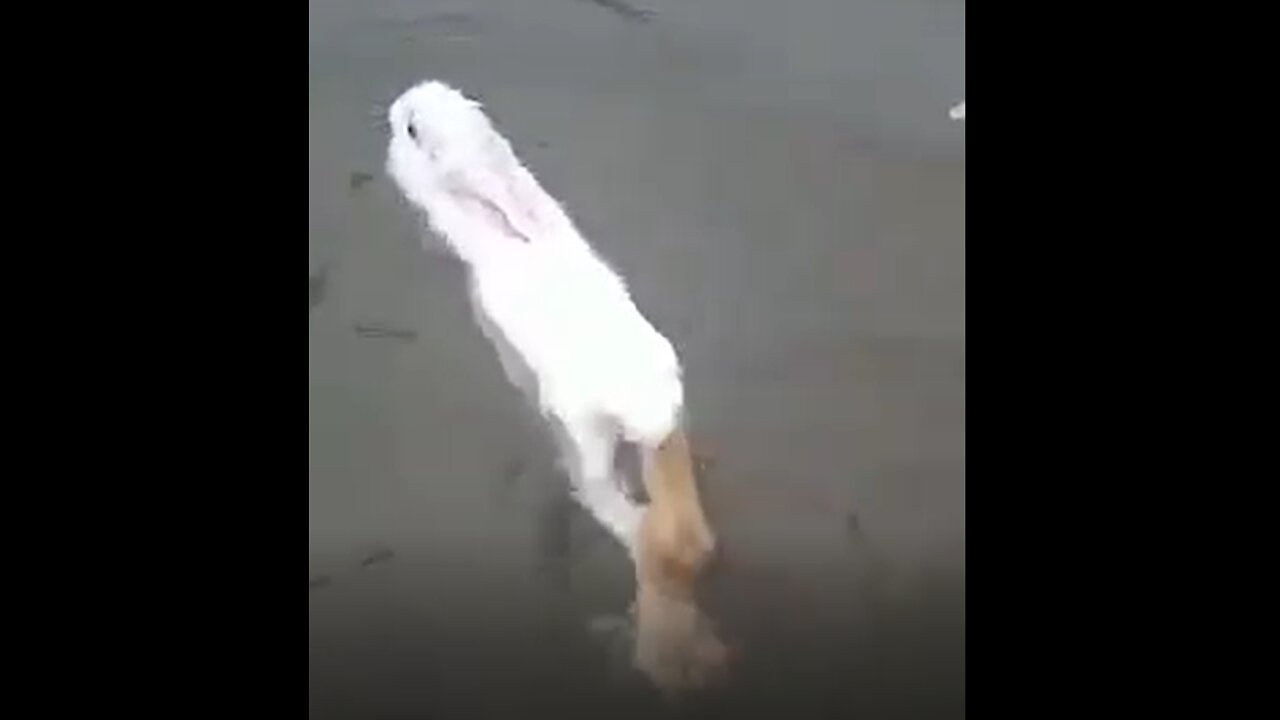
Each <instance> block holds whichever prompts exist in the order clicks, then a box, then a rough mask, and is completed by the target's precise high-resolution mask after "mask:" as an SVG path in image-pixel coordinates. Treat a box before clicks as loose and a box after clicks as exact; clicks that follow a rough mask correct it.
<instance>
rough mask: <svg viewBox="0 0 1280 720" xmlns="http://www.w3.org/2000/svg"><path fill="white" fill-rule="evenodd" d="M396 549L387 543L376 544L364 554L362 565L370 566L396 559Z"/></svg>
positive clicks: (364, 566) (363, 566)
mask: <svg viewBox="0 0 1280 720" xmlns="http://www.w3.org/2000/svg"><path fill="white" fill-rule="evenodd" d="M395 556H396V551H395V550H392V549H391V548H390V547H387V546H386V545H374V546H373V547H371V548H369V549H368V550H367V551H365V553H364V554H363V557H362V558H361V559H360V567H362V568H368V567H373V566H374V565H378V564H380V563H384V562H388V561H390V560H393V559H395Z"/></svg>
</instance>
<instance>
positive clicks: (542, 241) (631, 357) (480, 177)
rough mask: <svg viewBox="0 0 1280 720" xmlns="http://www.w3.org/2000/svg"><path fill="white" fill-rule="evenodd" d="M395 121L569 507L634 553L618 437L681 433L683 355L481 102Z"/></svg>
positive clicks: (436, 223)
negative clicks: (556, 464)
mask: <svg viewBox="0 0 1280 720" xmlns="http://www.w3.org/2000/svg"><path fill="white" fill-rule="evenodd" d="M388 119H389V121H390V126H391V127H390V130H391V140H390V143H389V147H388V149H387V171H388V173H389V174H390V176H391V177H392V178H393V180H394V181H395V183H396V185H397V186H398V187H399V189H400V191H401V192H402V193H403V195H404V196H405V198H406V199H407V200H408V201H409V203H410V204H411V205H412V206H414V207H415V208H416V209H418V210H420V211H422V212H423V213H424V214H425V216H426V218H427V221H428V222H429V224H430V226H431V228H432V229H433V230H434V231H435V232H436V233H437V234H438V235H439V236H440V237H441V238H442V239H443V240H444V242H445V243H446V245H447V246H448V248H449V249H450V250H451V251H452V252H453V253H456V255H457V256H458V257H459V258H460V259H461V260H462V261H463V262H464V263H465V265H466V266H467V268H468V271H469V277H470V290H471V301H472V307H473V309H474V311H475V315H476V319H477V321H478V323H479V325H480V327H481V329H482V330H483V332H484V333H485V335H486V336H487V337H488V338H489V339H490V341H491V342H492V343H493V344H494V346H495V347H496V348H497V351H498V355H499V358H500V360H501V361H502V365H503V368H504V370H505V371H506V373H507V376H508V377H509V378H510V380H511V381H512V382H513V383H514V384H516V385H517V386H518V387H520V388H521V389H522V390H524V391H525V392H527V393H528V394H529V396H530V397H531V399H532V400H534V401H535V402H536V403H537V405H538V407H539V409H540V410H541V412H542V414H543V415H544V417H546V418H547V419H548V420H550V421H551V425H552V426H553V428H554V429H555V433H556V437H557V439H558V441H559V444H560V451H561V458H562V461H563V462H564V463H565V464H566V469H567V470H568V474H569V476H570V480H571V483H572V491H573V494H574V496H575V497H576V498H577V500H578V501H579V502H580V503H581V504H582V505H583V506H584V507H585V508H586V509H587V510H588V511H589V512H590V513H591V514H592V515H593V516H594V517H595V518H596V520H598V521H599V522H600V523H601V524H602V525H603V526H604V527H605V528H607V529H608V530H609V531H610V532H611V534H612V535H614V536H615V537H616V538H617V539H618V540H619V541H620V542H621V543H622V544H623V545H624V546H625V547H626V548H627V550H628V551H629V552H632V553H633V554H634V551H635V541H636V537H637V532H638V529H639V527H640V521H641V516H642V508H641V507H640V506H639V505H637V504H636V502H635V501H633V500H632V499H631V498H630V497H629V496H628V495H627V493H626V492H625V490H624V485H623V482H622V479H621V478H620V477H619V475H618V473H617V471H616V470H615V465H614V454H615V450H616V447H617V444H618V442H619V440H620V439H626V440H628V441H631V442H634V443H636V444H638V445H639V446H641V448H642V449H652V448H656V447H658V446H659V445H660V444H661V443H662V442H663V441H664V440H665V439H667V438H668V437H669V436H671V435H672V433H674V432H675V431H677V430H678V429H679V427H680V424H681V411H682V405H683V402H684V397H683V395H684V388H683V383H682V380H681V369H680V363H679V359H678V358H677V356H676V352H675V349H674V348H673V347H672V345H671V343H670V342H669V341H668V340H667V339H666V338H665V337H663V335H662V334H661V333H660V332H658V331H657V330H656V329H655V328H654V327H653V326H652V325H651V324H650V323H649V321H648V320H647V319H646V318H645V317H644V315H642V314H641V313H640V311H639V310H638V309H637V308H636V306H635V304H634V303H633V302H632V299H631V297H630V294H629V293H628V291H627V288H626V285H625V283H624V282H623V280H622V279H621V278H620V277H619V276H618V275H617V273H615V272H614V271H613V270H612V269H611V268H610V267H609V266H608V265H607V264H606V263H605V262H604V261H603V260H602V259H601V258H600V257H599V256H598V255H597V254H596V253H595V252H594V251H593V250H592V248H591V246H590V245H589V244H588V243H587V241H586V240H585V239H584V238H583V237H582V235H581V234H580V233H579V232H578V230H577V228H575V227H574V224H573V222H572V220H570V218H569V216H568V215H567V214H566V213H565V212H564V210H563V209H562V208H561V207H560V205H559V204H558V203H557V202H556V201H555V199H554V198H552V197H551V196H550V195H548V194H547V192H546V191H545V190H543V189H542V187H541V186H540V185H539V184H538V181H537V180H536V179H535V178H534V177H533V175H532V174H531V173H530V172H529V171H528V170H527V169H526V168H525V167H524V165H522V164H521V162H520V160H519V159H518V158H517V157H516V155H515V153H514V151H513V150H512V148H511V145H510V144H509V143H508V142H507V140H506V139H505V138H503V137H502V136H501V135H500V134H499V133H498V132H497V131H496V130H495V129H494V127H493V125H492V124H491V123H490V121H489V118H488V117H486V115H485V113H484V111H483V109H482V107H481V106H480V104H479V103H477V102H475V101H473V100H471V99H469V98H467V97H466V96H464V95H463V94H462V93H460V92H459V91H457V90H455V89H453V88H451V87H449V86H448V85H445V84H444V83H441V82H438V81H427V82H424V83H422V84H420V85H418V86H416V87H413V88H411V89H410V90H408V91H406V92H405V93H404V94H402V95H401V96H400V97H399V98H397V99H396V100H395V102H394V103H392V105H391V108H390V110H389V118H388Z"/></svg>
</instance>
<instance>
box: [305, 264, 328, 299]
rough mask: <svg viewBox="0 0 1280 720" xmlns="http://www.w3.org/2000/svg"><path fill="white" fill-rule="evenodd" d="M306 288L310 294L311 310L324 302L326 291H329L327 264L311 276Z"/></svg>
mask: <svg viewBox="0 0 1280 720" xmlns="http://www.w3.org/2000/svg"><path fill="white" fill-rule="evenodd" d="M308 286H309V288H310V293H311V307H310V309H311V310H314V309H315V307H316V306H317V305H319V304H320V303H322V302H324V297H325V293H326V291H327V290H328V289H329V263H325V264H323V265H321V266H320V269H319V270H317V271H316V274H315V275H311V276H310V279H309V282H308Z"/></svg>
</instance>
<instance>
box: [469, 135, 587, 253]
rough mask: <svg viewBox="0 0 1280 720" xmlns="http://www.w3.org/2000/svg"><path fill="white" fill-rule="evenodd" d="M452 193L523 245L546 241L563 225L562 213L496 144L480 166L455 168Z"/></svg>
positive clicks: (507, 148)
mask: <svg viewBox="0 0 1280 720" xmlns="http://www.w3.org/2000/svg"><path fill="white" fill-rule="evenodd" d="M454 180H455V182H454V183H452V185H453V192H454V194H455V195H456V196H458V197H460V198H464V199H466V200H467V201H469V202H470V203H471V204H473V205H474V206H476V207H478V208H481V209H482V211H483V212H484V213H485V214H486V215H487V216H488V217H489V219H490V221H491V222H493V223H496V224H497V225H498V227H499V228H500V229H502V230H503V231H504V232H505V233H506V234H508V235H511V236H513V237H517V238H520V239H521V240H523V241H524V242H529V243H532V242H536V241H537V239H538V238H542V237H549V236H551V235H552V234H554V233H555V232H556V230H557V229H558V228H559V227H560V226H561V225H562V224H564V223H565V222H567V219H566V217H565V216H564V211H563V210H561V208H560V206H559V205H558V204H557V203H556V201H555V200H554V199H553V198H552V197H551V196H550V195H548V194H547V192H546V191H545V190H543V189H542V187H541V186H539V185H538V181H537V180H536V179H534V177H533V175H532V174H531V173H530V172H529V171H528V170H526V169H525V168H524V166H523V165H521V164H520V161H519V160H518V159H516V157H515V154H514V153H512V151H511V149H510V148H509V147H504V143H501V142H500V141H495V142H493V143H492V144H490V145H489V147H487V148H486V152H485V153H484V158H483V160H482V162H479V163H475V164H468V165H465V166H463V167H460V168H458V170H457V171H456V175H455V178H454Z"/></svg>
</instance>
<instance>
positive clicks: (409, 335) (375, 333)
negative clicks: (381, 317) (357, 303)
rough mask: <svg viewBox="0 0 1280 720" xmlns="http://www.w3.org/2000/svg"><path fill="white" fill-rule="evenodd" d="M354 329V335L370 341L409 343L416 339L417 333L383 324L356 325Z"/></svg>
mask: <svg viewBox="0 0 1280 720" xmlns="http://www.w3.org/2000/svg"><path fill="white" fill-rule="evenodd" d="M354 329H355V331H356V335H359V336H360V337H362V338H367V339H370V340H399V341H401V342H406V343H409V342H413V341H414V340H417V339H418V333H416V332H414V331H412V330H406V329H404V328H395V327H391V326H389V325H384V324H383V323H356V324H355V326H354Z"/></svg>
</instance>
